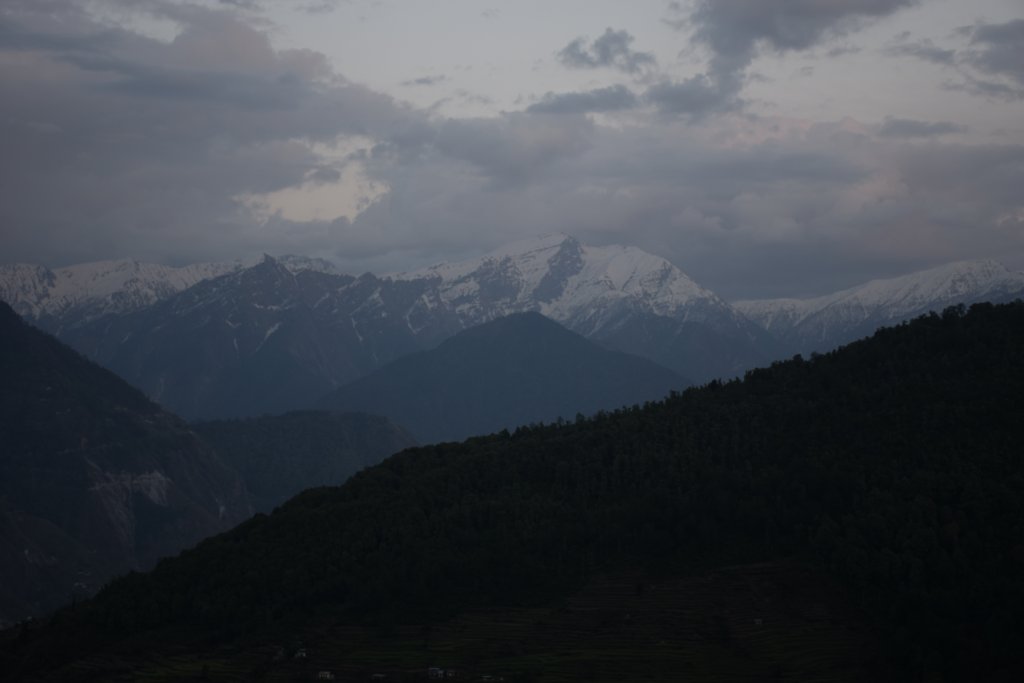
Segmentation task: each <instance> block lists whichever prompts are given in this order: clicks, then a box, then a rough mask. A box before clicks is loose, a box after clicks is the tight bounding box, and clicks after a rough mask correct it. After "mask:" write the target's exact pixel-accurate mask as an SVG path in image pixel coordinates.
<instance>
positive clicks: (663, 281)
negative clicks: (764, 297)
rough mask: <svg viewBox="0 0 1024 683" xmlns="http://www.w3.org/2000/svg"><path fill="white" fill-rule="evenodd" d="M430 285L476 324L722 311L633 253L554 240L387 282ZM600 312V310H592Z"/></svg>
mask: <svg viewBox="0 0 1024 683" xmlns="http://www.w3.org/2000/svg"><path fill="white" fill-rule="evenodd" d="M394 277H395V279H399V280H417V279H431V280H437V281H438V283H437V285H438V289H439V292H440V296H441V299H442V301H444V302H446V303H448V304H450V305H452V306H453V307H454V308H455V310H456V311H458V312H459V313H460V314H462V315H464V316H468V317H470V318H480V320H478V321H476V322H483V321H484V320H487V319H493V318H495V317H500V316H502V315H507V314H509V313H514V312H519V311H526V310H533V311H539V312H540V313H543V314H544V315H546V316H548V317H550V318H553V319H554V320H557V321H559V322H563V323H566V324H569V325H570V327H571V326H572V324H573V322H574V321H576V320H578V319H579V317H580V316H581V315H583V311H584V310H586V317H588V318H590V319H591V324H592V325H595V327H593V328H591V329H589V330H588V333H593V332H594V331H595V330H596V329H597V328H598V327H600V326H602V325H604V324H607V323H609V322H611V318H612V317H618V315H615V316H604V318H605V319H602V316H601V315H599V313H600V311H601V310H603V311H605V312H607V313H616V314H618V313H621V310H620V309H621V308H622V307H623V306H629V307H630V308H642V309H644V310H646V311H648V312H650V313H653V314H656V315H670V316H671V315H676V314H679V313H680V312H681V311H682V310H683V309H684V308H686V307H687V305H689V304H691V303H692V302H693V301H694V300H706V301H714V302H715V303H716V304H717V305H720V306H722V307H724V308H727V305H726V304H725V303H724V302H721V301H720V300H719V299H718V298H717V297H716V296H715V295H714V294H713V293H711V292H710V291H708V290H706V289H703V288H702V287H700V286H699V285H698V284H697V283H695V282H694V281H693V280H691V279H690V278H689V277H687V276H686V274H685V273H683V272H682V271H680V270H679V269H678V268H676V267H675V266H673V265H672V264H671V263H669V262H668V261H666V260H665V259H663V258H660V257H658V256H654V255H652V254H649V253H647V252H644V251H642V250H640V249H637V248H636V247H626V246H604V247H592V246H584V245H582V244H581V243H580V242H579V241H578V240H577V239H576V238H574V237H572V236H570V235H565V234H553V235H545V236H541V237H537V238H534V239H529V240H521V241H518V242H514V243H512V244H509V245H506V246H504V247H501V248H500V249H496V250H494V251H491V252H489V253H487V254H484V255H483V256H481V257H479V258H477V259H472V260H468V261H463V262H460V263H452V264H439V265H435V266H431V267H429V268H425V269H423V270H419V271H414V272H411V273H403V274H399V275H396V276H394ZM599 309H600V310H599Z"/></svg>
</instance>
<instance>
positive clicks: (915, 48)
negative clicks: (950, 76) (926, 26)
mask: <svg viewBox="0 0 1024 683" xmlns="http://www.w3.org/2000/svg"><path fill="white" fill-rule="evenodd" d="M907 37H908V34H903V35H902V36H899V39H900V42H899V43H897V44H895V45H891V46H889V47H887V48H886V50H885V52H886V54H888V55H890V56H893V57H916V58H917V59H921V60H924V61H926V62H932V63H933V64H942V65H944V66H952V65H953V64H954V63H955V62H956V50H950V49H948V48H942V47H937V46H936V45H935V44H934V43H932V41H931V40H928V39H924V40H919V41H917V42H913V43H908V42H905V39H906V38H907Z"/></svg>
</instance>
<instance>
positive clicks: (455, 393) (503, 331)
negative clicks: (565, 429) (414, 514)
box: [321, 313, 689, 443]
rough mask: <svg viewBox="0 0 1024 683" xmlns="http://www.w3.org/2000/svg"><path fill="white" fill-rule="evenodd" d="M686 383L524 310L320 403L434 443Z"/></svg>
mask: <svg viewBox="0 0 1024 683" xmlns="http://www.w3.org/2000/svg"><path fill="white" fill-rule="evenodd" d="M688 384H689V382H687V381H686V380H684V379H682V378H681V377H680V376H679V375H677V374H676V373H674V372H672V371H671V370H669V369H667V368H664V367H662V366H660V365H657V364H655V363H653V362H651V361H649V360H645V359H643V358H640V357H638V356H631V355H629V354H625V353H621V352H618V351H608V350H606V349H603V348H601V347H600V346H598V345H597V344H595V343H594V342H591V341H588V340H586V339H584V338H583V337H581V336H580V335H578V334H576V333H575V332H570V331H569V330H567V329H565V328H564V327H562V326H561V325H559V324H558V323H556V322H554V321H552V320H549V319H547V318H545V317H544V316H542V315H540V314H539V313H518V314H514V315H510V316H507V317H504V318H499V319H498V320H494V321H492V322H489V323H485V324H483V325H480V326H478V327H473V328H470V329H468V330H465V331H463V332H460V333H458V334H457V335H455V336H454V337H452V338H450V339H448V340H446V341H444V342H442V343H441V344H440V345H439V346H438V347H437V348H435V349H433V350H431V351H424V352H421V353H414V354H411V355H408V356H405V357H403V358H399V359H398V360H396V361H394V362H392V363H391V364H390V365H387V366H385V367H383V368H381V369H380V370H377V371H375V372H373V373H371V374H370V375H368V376H366V377H363V378H360V379H358V380H356V381H354V382H352V383H351V384H348V385H346V386H344V387H342V388H340V389H338V390H336V391H334V392H332V393H331V394H329V395H328V396H327V397H325V398H324V399H323V400H322V401H321V405H322V406H323V407H325V408H331V409H335V410H359V411H365V412H367V413H373V414H377V415H386V416H388V417H389V418H391V419H392V420H394V421H395V422H397V423H398V424H400V425H402V426H403V427H406V428H407V429H409V430H410V431H411V432H412V433H413V435H415V437H416V438H417V439H419V440H420V441H421V442H424V443H436V442H438V441H454V440H460V439H465V438H466V437H468V436H471V435H473V434H487V433H491V432H497V431H500V430H501V429H505V428H508V429H513V428H515V427H517V426H520V425H525V424H530V423H537V422H552V421H554V420H556V419H558V418H560V417H561V418H568V417H572V416H574V415H576V414H577V413H583V414H587V415H589V414H591V413H594V412H597V411H598V410H601V409H611V408H617V407H619V406H623V405H633V404H634V403H642V402H644V401H651V400H655V399H659V398H663V397H665V396H667V395H668V393H669V391H672V390H678V389H681V388H683V387H685V386H686V385H688Z"/></svg>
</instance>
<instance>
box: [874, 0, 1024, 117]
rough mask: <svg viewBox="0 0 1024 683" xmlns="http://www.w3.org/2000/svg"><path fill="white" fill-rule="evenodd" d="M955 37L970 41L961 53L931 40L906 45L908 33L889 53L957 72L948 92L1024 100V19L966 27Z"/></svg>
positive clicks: (959, 50)
mask: <svg viewBox="0 0 1024 683" xmlns="http://www.w3.org/2000/svg"><path fill="white" fill-rule="evenodd" d="M956 33H957V35H958V36H959V37H960V38H961V39H964V38H966V40H967V45H966V46H964V47H963V48H962V49H950V48H940V47H936V46H935V45H934V44H933V43H932V41H931V40H928V39H924V40H920V41H917V42H907V40H908V38H909V33H903V34H901V35H899V36H897V38H896V40H897V42H896V44H894V45H892V46H890V47H889V48H887V49H886V53H887V54H890V55H893V56H897V57H915V58H917V59H922V60H925V61H928V62H932V63H935V64H939V65H942V66H947V67H953V68H956V69H957V72H958V73H959V76H960V78H959V80H956V81H951V82H949V83H948V84H947V85H946V87H947V88H948V89H951V90H962V91H966V92H970V93H973V94H976V95H981V96H983V97H989V98H995V99H1001V100H1007V101H1011V100H1019V99H1024V19H1015V20H1013V21H1008V22H1006V23H1003V24H977V25H975V26H965V27H963V28H961V29H959V30H958V31H957V32H956ZM993 78H994V79H995V80H992V79H993Z"/></svg>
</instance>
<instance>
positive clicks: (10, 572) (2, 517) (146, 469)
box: [0, 303, 251, 622]
mask: <svg viewBox="0 0 1024 683" xmlns="http://www.w3.org/2000/svg"><path fill="white" fill-rule="evenodd" d="M0 377H2V378H3V381H2V383H0V621H5V622H10V621H13V620H16V619H20V618H23V617H25V616H28V615H32V614H39V613H42V612H45V611H47V610H50V609H52V608H54V607H57V606H59V605H61V604H65V603H67V602H69V601H71V600H72V599H73V598H74V597H81V596H84V595H88V594H91V593H92V592H94V591H95V590H97V589H98V588H100V587H101V586H102V585H103V584H104V583H106V582H107V581H108V580H109V579H110V578H112V577H113V576H116V575H118V574H121V573H124V572H127V571H130V570H135V569H146V568H149V567H151V566H152V565H153V564H154V563H155V562H156V560H157V559H159V558H161V557H165V556H168V555H173V554H176V553H177V552H178V551H180V550H182V549H183V548H185V547H188V546H190V545H193V544H195V543H196V542H198V541H199V540H200V539H202V538H205V537H207V536H210V535H212V534H214V533H218V532H220V531H224V530H226V529H229V528H231V527H232V526H234V525H235V524H237V523H238V522H240V521H242V520H244V519H245V518H247V517H248V516H249V515H250V514H251V506H250V503H249V496H248V493H247V491H246V489H245V486H244V484H243V483H242V480H241V479H240V477H239V476H238V475H237V474H236V473H235V472H234V471H233V470H231V469H229V468H228V467H227V466H226V465H225V464H224V463H223V462H221V460H220V459H219V458H218V457H217V455H216V454H215V453H214V452H213V450H212V449H211V448H210V447H209V446H207V445H205V444H204V443H203V442H201V441H200V439H199V438H198V437H197V436H196V435H195V434H194V433H193V432H192V431H190V430H189V428H188V427H187V425H186V424H184V423H183V422H182V421H181V420H180V419H179V418H177V417H175V416H173V415H170V414H168V413H166V412H164V411H163V410H161V409H160V408H159V407H158V406H156V405H155V404H153V403H152V402H150V401H149V400H148V399H147V398H146V397H145V396H143V395H142V394H141V393H140V392H138V391H137V390H135V389H132V388H131V387H129V386H128V385H127V384H125V383H124V382H123V381H122V380H120V379H118V378H117V377H116V376H114V375H113V374H112V373H110V372H108V371H106V370H103V369H102V368H100V367H98V366H96V365H94V364H93V363H91V362H89V361H87V360H85V359H84V358H82V357H81V356H79V355H78V354H77V353H75V352H74V351H72V350H70V349H68V348H67V347H65V346H63V345H62V344H61V343H60V342H58V341H57V340H55V339H53V338H52V337H49V336H48V335H46V334H44V333H42V332H40V331H38V330H36V329H34V328H32V327H30V326H29V325H27V324H25V323H24V322H22V321H21V320H20V319H19V318H18V316H17V315H16V314H15V313H14V312H13V311H12V310H11V309H10V308H9V307H8V306H6V305H5V304H2V303H0Z"/></svg>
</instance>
